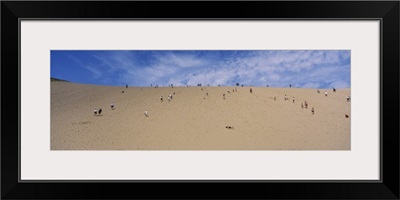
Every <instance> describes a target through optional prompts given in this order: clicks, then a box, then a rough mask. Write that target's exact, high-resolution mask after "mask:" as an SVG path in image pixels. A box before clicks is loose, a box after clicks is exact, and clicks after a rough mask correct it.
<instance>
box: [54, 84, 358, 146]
mask: <svg viewBox="0 0 400 200" xmlns="http://www.w3.org/2000/svg"><path fill="white" fill-rule="evenodd" d="M201 88H203V91H201ZM234 88H235V86H231V87H197V86H192V87H174V88H171V87H159V88H154V87H142V88H141V87H129V88H125V86H124V87H115V86H97V85H85V84H76V83H69V82H51V122H50V125H51V133H50V134H51V150H350V149H351V146H350V144H351V141H350V120H351V113H350V104H351V103H350V102H347V101H346V97H347V96H348V95H350V89H337V91H336V93H333V92H332V89H327V90H323V89H321V90H320V91H321V93H320V94H318V93H317V90H316V89H301V88H272V87H252V88H253V93H250V92H249V88H250V87H237V92H232V90H233V89H234ZM227 90H230V91H231V93H230V94H228V93H227V92H226V91H227ZM122 91H124V93H122ZM325 91H328V97H325V96H324V92H325ZM173 92H175V95H174V96H173V99H172V100H171V102H168V99H167V96H168V95H169V94H172V93H173ZM206 93H208V94H209V95H208V96H207V95H206ZM223 93H225V94H226V99H225V100H224V99H223V97H222V94H223ZM285 94H286V95H287V96H288V98H289V100H288V101H285V100H284V96H285ZM161 95H162V96H164V101H163V102H161V101H160V96H161ZM274 97H276V101H275V100H274ZM292 97H295V103H293V102H292ZM304 101H307V102H308V104H309V105H308V109H305V108H304V109H302V108H301V103H302V102H304ZM111 102H114V103H115V109H114V110H112V109H111V108H110V103H111ZM312 107H314V109H315V114H314V115H313V114H312V113H311V108H312ZM95 108H97V109H99V108H102V110H103V112H102V115H101V116H94V113H93V110H94V109H95ZM145 110H147V111H148V113H149V116H148V117H146V116H145V115H144V111H145ZM345 114H347V115H349V116H350V117H349V118H345ZM226 126H231V127H232V128H231V129H228V128H226Z"/></svg>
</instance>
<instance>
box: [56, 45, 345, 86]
mask: <svg viewBox="0 0 400 200" xmlns="http://www.w3.org/2000/svg"><path fill="white" fill-rule="evenodd" d="M50 67H51V69H50V71H51V77H53V78H59V79H64V80H68V81H71V82H76V83H84V84H98V85H122V86H123V85H130V86H150V85H151V84H152V85H153V86H154V85H159V86H162V85H165V86H168V85H170V84H173V85H174V86H186V85H192V86H195V85H197V84H198V83H201V84H202V85H203V86H205V85H207V84H209V85H210V86H217V85H235V84H236V83H240V84H244V85H254V86H267V85H269V86H270V87H288V86H289V84H292V87H300V88H332V87H335V88H349V87H350V51H349V50H341V51H338V50H319V51H314V50H293V51H286V50H255V51H253V50H238V51H236V50H235V51H234V50H232V51H231V50H132V51H128V50H121V51H114V50H113V51H111V50H110V51H99V50H96V51H94V50H79V51H74V50H53V51H51V66H50Z"/></svg>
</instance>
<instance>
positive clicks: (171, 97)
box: [160, 92, 175, 102]
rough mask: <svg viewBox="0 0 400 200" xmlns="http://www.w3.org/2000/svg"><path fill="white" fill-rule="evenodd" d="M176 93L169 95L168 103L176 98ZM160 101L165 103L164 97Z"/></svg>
mask: <svg viewBox="0 0 400 200" xmlns="http://www.w3.org/2000/svg"><path fill="white" fill-rule="evenodd" d="M174 95H175V92H173V93H172V94H170V95H168V102H170V101H171V100H172V99H173V98H174ZM160 101H161V102H164V97H163V96H160Z"/></svg>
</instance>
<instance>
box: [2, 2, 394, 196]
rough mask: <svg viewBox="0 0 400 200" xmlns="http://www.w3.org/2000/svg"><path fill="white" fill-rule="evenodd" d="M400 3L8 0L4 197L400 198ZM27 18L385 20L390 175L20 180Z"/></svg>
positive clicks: (385, 159) (385, 157)
mask: <svg viewBox="0 0 400 200" xmlns="http://www.w3.org/2000/svg"><path fill="white" fill-rule="evenodd" d="M399 5H400V3H399V2H398V1H352V2H345V1H337V2H335V1H292V2H291V1H282V2H276V1H254V2H239V1H232V2H228V1H220V2H210V1H203V2H182V1H175V2H166V1H160V2H154V1H149V2H136V1H119V2H118V1H117V2H107V1H86V2H80V1H69V2H68V1H60V2H52V1H2V2H1V50H2V51H1V74H2V79H1V83H2V84H1V85H2V86H1V90H2V99H1V100H2V109H1V111H2V112H1V113H2V114H1V116H2V117H1V121H2V123H1V124H2V127H1V198H2V199H86V198H87V199H122V198H126V199H150V198H151V199H164V198H165V199H166V198H169V199H171V198H172V199H181V198H185V199H193V198H196V199H203V198H227V199H234V198H235V199H237V198H239V199H252V198H261V199H399V66H400V65H399V24H400V23H399V8H400V6H399ZM22 18H24V19H50V18H52V19H153V18H157V19H162V18H168V19H182V20H185V19H192V20H193V19H206V20H213V19H239V20H240V19H315V20H318V19H336V20H348V19H379V20H381V22H382V25H381V80H382V84H381V87H380V89H381V111H380V112H381V136H382V137H381V170H382V171H381V175H382V179H381V181H378V182H368V181H365V182H364V181H357V182H346V181H340V182H333V181H332V182H317V181H315V182H313V181H310V182H307V181H299V182H294V181H293V182H288V181H274V182H264V181H237V182H235V181H147V182H95V181H93V182H90V181H88V182H84V181H83V182H76V181H70V182H68V181H63V182H44V183H43V182H19V167H18V163H19V140H18V139H19V138H18V133H19V132H20V130H21V127H20V113H21V107H20V98H21V95H20V82H18V84H11V83H15V82H16V80H18V79H17V74H18V73H19V62H20V60H19V48H20V44H19V19H22ZM19 81H20V80H19ZM17 87H18V88H17ZM17 97H18V98H17ZM17 119H18V121H17ZM16 123H17V125H15V124H16ZM17 127H18V128H17ZM16 128H17V129H16Z"/></svg>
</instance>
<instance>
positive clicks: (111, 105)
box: [110, 102, 115, 110]
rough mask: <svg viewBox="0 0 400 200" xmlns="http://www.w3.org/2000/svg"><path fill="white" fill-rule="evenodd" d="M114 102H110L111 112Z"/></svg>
mask: <svg viewBox="0 0 400 200" xmlns="http://www.w3.org/2000/svg"><path fill="white" fill-rule="evenodd" d="M114 106H115V105H114V102H111V104H110V107H111V110H114Z"/></svg>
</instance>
